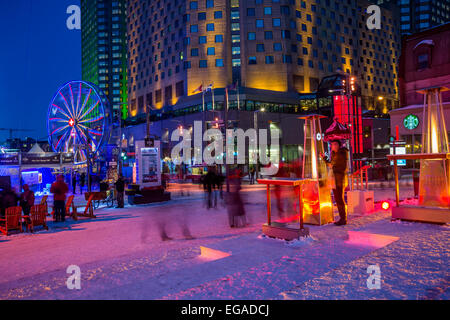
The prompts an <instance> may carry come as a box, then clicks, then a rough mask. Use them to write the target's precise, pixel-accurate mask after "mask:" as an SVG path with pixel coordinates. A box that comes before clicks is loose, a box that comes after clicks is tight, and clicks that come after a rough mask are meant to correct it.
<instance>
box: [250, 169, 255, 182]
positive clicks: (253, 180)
mask: <svg viewBox="0 0 450 320" xmlns="http://www.w3.org/2000/svg"><path fill="white" fill-rule="evenodd" d="M255 174H256V170H255V167H251V168H250V171H249V175H250V184H255Z"/></svg>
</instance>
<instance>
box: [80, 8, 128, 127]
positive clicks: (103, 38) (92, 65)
mask: <svg viewBox="0 0 450 320" xmlns="http://www.w3.org/2000/svg"><path fill="white" fill-rule="evenodd" d="M126 2H127V1H126V0H114V1H110V0H81V46H82V78H83V80H85V81H90V82H92V83H94V84H96V85H98V86H99V87H100V89H102V90H103V91H104V93H105V94H106V96H107V97H108V100H109V102H110V104H111V106H112V108H113V109H114V110H115V112H114V115H115V120H117V115H118V114H119V112H118V110H119V109H123V112H122V118H126V116H127V114H128V112H127V105H126V103H127V100H128V92H127V45H126V13H127V11H126Z"/></svg>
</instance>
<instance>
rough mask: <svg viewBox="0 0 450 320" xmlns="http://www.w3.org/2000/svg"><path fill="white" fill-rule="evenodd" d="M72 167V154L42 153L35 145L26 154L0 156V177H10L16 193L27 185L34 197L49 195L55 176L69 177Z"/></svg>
mask: <svg viewBox="0 0 450 320" xmlns="http://www.w3.org/2000/svg"><path fill="white" fill-rule="evenodd" d="M72 166H73V155H72V154H65V153H53V152H44V151H43V150H42V149H41V148H40V147H39V145H37V144H36V145H34V146H33V148H32V149H31V150H30V151H29V152H27V153H4V154H0V176H2V177H10V178H9V179H10V181H11V187H13V188H15V189H16V191H20V190H21V187H22V186H23V185H24V184H28V185H29V186H30V188H31V189H32V190H33V191H34V192H35V194H36V196H41V195H48V194H50V186H51V184H52V183H53V181H54V180H55V178H56V175H58V174H63V175H69V174H70V170H71V168H72Z"/></svg>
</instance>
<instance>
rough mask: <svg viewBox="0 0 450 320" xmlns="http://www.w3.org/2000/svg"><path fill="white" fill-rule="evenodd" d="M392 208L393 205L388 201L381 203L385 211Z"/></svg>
mask: <svg viewBox="0 0 450 320" xmlns="http://www.w3.org/2000/svg"><path fill="white" fill-rule="evenodd" d="M390 207H391V204H390V203H389V202H387V201H383V202H382V203H381V208H383V210H389V208H390Z"/></svg>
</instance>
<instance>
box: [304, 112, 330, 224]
mask: <svg viewBox="0 0 450 320" xmlns="http://www.w3.org/2000/svg"><path fill="white" fill-rule="evenodd" d="M322 118H326V117H325V116H322V115H317V114H314V115H308V116H305V117H300V118H299V119H302V120H304V121H305V124H304V144H303V150H304V151H303V170H302V172H303V173H302V178H303V179H310V182H308V183H304V184H303V189H302V194H303V216H304V221H305V223H306V224H313V225H323V224H328V223H330V222H333V206H332V202H331V190H330V187H329V184H328V169H327V165H326V162H325V161H324V160H323V159H322V158H321V157H320V156H319V155H320V154H321V153H325V149H324V144H323V134H322V130H321V126H320V119H322Z"/></svg>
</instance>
